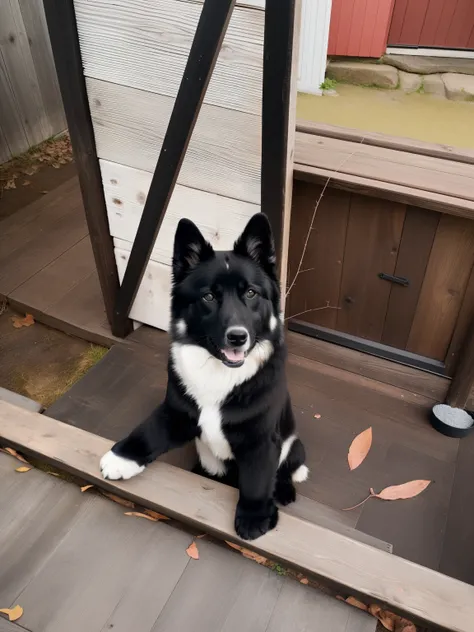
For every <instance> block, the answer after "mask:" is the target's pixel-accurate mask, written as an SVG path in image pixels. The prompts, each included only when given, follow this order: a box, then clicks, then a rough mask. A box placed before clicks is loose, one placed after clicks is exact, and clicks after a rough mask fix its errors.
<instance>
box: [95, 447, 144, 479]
mask: <svg viewBox="0 0 474 632" xmlns="http://www.w3.org/2000/svg"><path fill="white" fill-rule="evenodd" d="M144 469H145V466H144V465H138V463H137V462H136V461H132V460H130V459H124V458H123V457H122V456H118V455H117V454H115V453H114V452H112V450H109V452H107V453H106V454H104V456H103V457H102V458H101V459H100V471H101V472H102V476H103V477H104V478H108V479H110V480H111V481H117V480H119V479H123V480H127V479H129V478H132V477H133V476H136V475H137V474H140V472H143V470H144Z"/></svg>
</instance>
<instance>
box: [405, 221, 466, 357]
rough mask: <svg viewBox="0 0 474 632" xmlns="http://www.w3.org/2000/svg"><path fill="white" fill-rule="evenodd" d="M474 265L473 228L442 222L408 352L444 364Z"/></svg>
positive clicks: (423, 287) (462, 222) (458, 222)
mask: <svg viewBox="0 0 474 632" xmlns="http://www.w3.org/2000/svg"><path fill="white" fill-rule="evenodd" d="M473 261H474V225H473V223H472V222H471V221H469V220H465V219H457V218H453V217H449V216H444V217H442V218H441V220H440V223H439V227H438V230H437V233H436V237H435V240H434V243H433V248H432V251H431V256H430V259H429V263H428V267H427V270H426V275H425V279H424V282H423V286H422V289H421V294H420V299H419V302H418V307H417V310H416V314H415V318H414V320H413V326H412V329H411V331H410V336H409V339H408V345H407V349H408V350H409V351H413V352H414V353H419V354H421V355H427V356H429V357H432V358H435V359H438V360H444V358H445V356H446V352H447V350H448V346H449V343H450V340H451V337H452V332H453V330H454V326H455V323H456V319H457V317H458V314H459V310H460V308H461V304H462V301H463V297H464V294H465V291H466V286H467V282H468V279H469V275H470V272H471V269H472V266H473Z"/></svg>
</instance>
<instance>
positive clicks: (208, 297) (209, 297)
mask: <svg viewBox="0 0 474 632" xmlns="http://www.w3.org/2000/svg"><path fill="white" fill-rule="evenodd" d="M202 298H203V299H204V300H205V301H206V303H212V301H213V300H214V294H213V293H212V292H207V293H206V294H204V296H203V297H202Z"/></svg>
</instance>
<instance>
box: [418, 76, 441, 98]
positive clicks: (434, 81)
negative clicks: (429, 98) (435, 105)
mask: <svg viewBox="0 0 474 632" xmlns="http://www.w3.org/2000/svg"><path fill="white" fill-rule="evenodd" d="M423 92H426V94H433V95H434V96H437V97H442V98H443V99H445V98H446V88H445V87H444V82H443V79H442V78H441V75H425V77H423Z"/></svg>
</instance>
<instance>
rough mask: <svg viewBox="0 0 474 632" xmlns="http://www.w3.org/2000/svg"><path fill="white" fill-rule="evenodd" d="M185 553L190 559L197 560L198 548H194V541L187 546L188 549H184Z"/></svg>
mask: <svg viewBox="0 0 474 632" xmlns="http://www.w3.org/2000/svg"><path fill="white" fill-rule="evenodd" d="M186 553H187V554H188V555H189V557H191V558H192V559H193V560H198V559H199V551H198V548H197V546H196V542H194V540H193V541H192V542H191V544H190V545H189V546H188V548H187V549H186Z"/></svg>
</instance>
